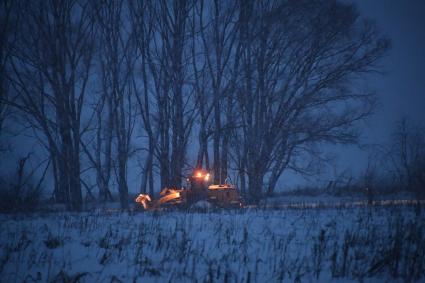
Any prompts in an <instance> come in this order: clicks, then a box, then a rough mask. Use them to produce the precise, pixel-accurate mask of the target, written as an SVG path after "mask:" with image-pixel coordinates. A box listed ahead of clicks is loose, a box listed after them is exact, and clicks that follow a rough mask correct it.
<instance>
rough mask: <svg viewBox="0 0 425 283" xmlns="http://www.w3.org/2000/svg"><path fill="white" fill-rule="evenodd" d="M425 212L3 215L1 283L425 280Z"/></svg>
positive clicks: (416, 209) (376, 209) (409, 208)
mask: <svg viewBox="0 0 425 283" xmlns="http://www.w3.org/2000/svg"><path fill="white" fill-rule="evenodd" d="M424 258H425V208H424V207H419V206H401V205H397V206H376V207H374V206H370V207H368V206H361V207H352V208H308V209H285V210H257V209H243V210H239V211H226V210H224V211H215V212H209V213H201V212H198V213H183V212H156V213H152V212H148V213H120V212H111V213H105V212H93V213H82V214H73V213H61V214H53V213H51V214H44V215H42V214H39V215H36V216H16V215H15V216H11V215H0V281H1V282H24V281H26V282H48V281H49V282H51V281H53V282H282V281H284V282H293V281H301V282H305V281H307V282H315V281H320V282H333V281H336V282H337V281H344V282H347V281H348V282H350V281H353V282H358V281H362V280H365V281H369V280H370V279H373V280H374V281H378V282H387V281H396V282H404V281H415V280H417V281H421V280H425V262H424Z"/></svg>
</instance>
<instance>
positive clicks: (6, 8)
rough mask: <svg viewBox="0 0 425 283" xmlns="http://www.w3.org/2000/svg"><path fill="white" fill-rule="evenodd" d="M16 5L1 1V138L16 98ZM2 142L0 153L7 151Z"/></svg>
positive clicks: (11, 2)
mask: <svg viewBox="0 0 425 283" xmlns="http://www.w3.org/2000/svg"><path fill="white" fill-rule="evenodd" d="M15 6H16V5H14V4H13V1H1V4H0V7H1V8H0V138H2V137H3V136H4V135H3V133H4V132H3V128H4V122H5V120H6V118H7V117H9V116H10V114H11V112H10V107H9V105H10V103H8V102H13V101H14V100H15V99H14V96H12V94H11V93H10V92H11V91H10V86H9V80H8V76H7V73H8V71H9V70H8V69H9V66H8V61H9V60H10V57H11V54H12V48H11V45H12V44H13V41H14V38H15V32H16V30H15V27H16V21H17V17H16V12H15V11H13V9H14V8H15ZM1 142H2V141H1V140H0V152H2V151H5V150H6V146H5V144H2V143H1Z"/></svg>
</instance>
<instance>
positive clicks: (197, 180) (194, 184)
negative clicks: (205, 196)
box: [187, 170, 211, 190]
mask: <svg viewBox="0 0 425 283" xmlns="http://www.w3.org/2000/svg"><path fill="white" fill-rule="evenodd" d="M187 181H188V182H189V186H190V188H191V189H192V190H207V189H208V186H209V185H210V184H211V175H210V173H208V172H207V171H205V170H195V172H194V174H193V176H191V177H189V178H188V179H187Z"/></svg>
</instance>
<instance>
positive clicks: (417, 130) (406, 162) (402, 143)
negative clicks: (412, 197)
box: [387, 118, 425, 197]
mask: <svg viewBox="0 0 425 283" xmlns="http://www.w3.org/2000/svg"><path fill="white" fill-rule="evenodd" d="M387 157H388V158H389V159H390V161H391V164H392V168H393V171H395V173H396V175H397V176H398V182H399V185H400V186H401V187H404V189H407V190H411V191H413V192H415V193H416V194H417V196H418V197H421V196H423V194H424V191H423V188H424V186H425V131H424V130H423V129H422V128H421V127H420V126H415V125H414V124H413V123H412V122H411V121H409V120H408V119H407V118H403V119H402V120H401V121H400V122H398V124H397V127H396V130H395V131H394V133H393V142H392V143H391V145H390V147H389V150H388V154H387Z"/></svg>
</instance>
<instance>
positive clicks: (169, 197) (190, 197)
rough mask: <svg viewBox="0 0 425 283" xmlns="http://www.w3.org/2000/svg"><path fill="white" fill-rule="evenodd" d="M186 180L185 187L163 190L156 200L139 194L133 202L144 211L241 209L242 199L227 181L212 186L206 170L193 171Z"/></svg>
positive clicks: (209, 175) (233, 186)
mask: <svg viewBox="0 0 425 283" xmlns="http://www.w3.org/2000/svg"><path fill="white" fill-rule="evenodd" d="M186 180H187V183H188V186H187V187H183V188H180V189H177V188H164V189H163V190H162V191H161V192H160V193H159V198H158V199H153V198H151V197H150V196H149V195H147V194H140V195H139V196H137V198H136V199H135V201H136V202H137V203H139V204H140V205H142V206H143V208H144V209H145V210H155V209H161V208H167V207H168V208H170V207H179V208H190V207H205V206H207V207H218V208H240V207H242V199H241V197H240V195H239V193H238V190H237V188H236V186H235V185H233V184H230V183H228V182H227V181H226V182H224V184H212V182H211V174H210V173H209V172H207V171H206V170H202V169H198V170H195V171H194V173H193V175H192V176H190V177H188V178H187V179H186Z"/></svg>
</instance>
